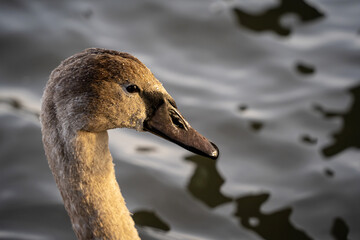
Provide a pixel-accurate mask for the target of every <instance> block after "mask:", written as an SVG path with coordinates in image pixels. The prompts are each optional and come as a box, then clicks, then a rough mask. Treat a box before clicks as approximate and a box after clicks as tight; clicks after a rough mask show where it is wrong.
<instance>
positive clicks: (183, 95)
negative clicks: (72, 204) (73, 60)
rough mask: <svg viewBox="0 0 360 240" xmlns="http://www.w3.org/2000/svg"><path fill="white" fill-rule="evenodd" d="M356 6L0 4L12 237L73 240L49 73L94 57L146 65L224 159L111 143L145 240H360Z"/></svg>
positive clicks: (127, 136)
mask: <svg viewBox="0 0 360 240" xmlns="http://www.w3.org/2000/svg"><path fill="white" fill-rule="evenodd" d="M355 3H356V1H353V2H352V1H348V2H346V3H345V2H341V3H340V2H339V3H338V2H331V3H329V2H328V1H324V0H311V1H310V0H309V1H296V2H295V1H290V0H289V1H287V0H279V1H272V2H271V3H266V4H264V5H262V4H256V5H255V7H251V6H250V5H251V4H254V2H250V1H237V2H235V1H233V2H231V1H217V2H214V3H212V4H210V3H209V2H207V1H202V0H197V1H193V0H192V1H182V2H181V3H180V2H169V1H162V0H156V1H122V2H114V1H110V0H109V1H105V2H102V3H98V2H93V1H61V2H59V1H58V2H47V1H41V0H34V1H20V0H19V1H1V2H0V42H1V44H0V49H1V54H0V62H1V64H0V88H1V89H0V90H1V91H0V93H1V95H0V239H75V236H74V234H73V232H72V230H71V227H70V223H69V219H68V217H67V215H66V212H65V211H64V208H63V206H62V202H61V198H60V196H59V194H58V191H57V189H56V187H55V184H54V181H53V178H52V176H51V173H50V170H49V169H48V166H47V162H46V159H45V157H44V154H43V150H42V144H41V141H40V139H41V136H40V128H39V123H38V121H37V117H38V113H39V112H38V111H39V99H40V96H41V94H42V90H43V87H44V85H45V82H46V80H47V77H48V75H49V73H50V71H51V70H52V69H53V68H54V67H56V66H57V65H58V63H59V61H60V60H62V59H64V58H65V57H68V56H70V55H71V54H73V53H75V52H78V51H81V50H82V49H84V48H87V47H95V46H96V47H106V48H111V49H116V50H123V51H128V52H131V53H133V54H134V55H135V56H137V57H139V58H140V59H141V60H142V61H143V62H144V63H145V64H146V65H148V67H149V68H150V69H152V71H153V72H154V74H155V75H156V76H157V77H158V79H159V80H160V81H162V82H163V83H164V86H165V87H166V88H167V90H168V91H169V92H170V94H171V95H172V96H173V97H174V98H175V99H176V100H177V104H178V106H179V108H180V110H181V112H183V113H184V115H185V116H186V118H187V119H188V120H189V122H190V123H191V125H192V126H194V127H195V128H196V129H198V130H199V132H202V133H204V135H205V136H207V137H209V138H210V139H211V140H213V141H214V142H215V143H216V144H217V145H218V146H219V148H220V151H221V157H220V158H219V159H218V161H217V162H214V161H211V160H207V159H204V158H201V157H199V156H195V155H189V153H188V152H186V151H185V150H181V149H179V148H178V147H176V146H174V145H172V144H171V143H167V142H165V141H163V140H160V139H157V138H156V137H154V136H148V135H145V134H139V133H133V132H128V131H116V132H112V133H111V134H110V135H111V138H110V140H111V144H112V146H111V148H112V153H113V156H114V159H115V164H116V171H117V177H118V180H119V182H120V186H121V189H122V192H123V194H124V195H125V198H126V200H127V204H128V206H129V208H130V209H131V211H132V212H133V213H134V219H135V221H136V222H137V224H138V226H139V230H140V232H141V236H142V237H143V239H268V240H275V239H336V240H340V239H358V238H360V230H359V228H358V226H357V225H358V223H359V222H360V218H359V216H360V208H359V205H358V202H359V200H360V188H359V186H358V184H357V183H358V182H359V180H360V177H359V176H360V174H359V172H360V162H359V154H358V151H359V150H358V148H359V146H360V145H359V142H360V139H359V136H360V134H359V133H360V129H359V127H358V122H359V121H360V114H359V106H360V104H359V96H360V95H359V92H360V91H359V89H360V87H359V86H360V85H359V84H360V83H359V76H360V70H359V67H358V66H359V63H360V55H359V47H360V44H359V34H358V33H359V27H360V26H359V23H360V21H359V20H360V17H359V16H358V15H359V14H358V12H359V10H360V9H359V7H360V6H359V5H358V4H355ZM214 10H215V11H214ZM291 17H294V18H295V22H293V21H291V20H292V19H290V18H291ZM14 89H15V90H14ZM25 92H26V93H28V94H23V93H25ZM30 96H36V97H35V100H34V97H30ZM34 106H35V107H34Z"/></svg>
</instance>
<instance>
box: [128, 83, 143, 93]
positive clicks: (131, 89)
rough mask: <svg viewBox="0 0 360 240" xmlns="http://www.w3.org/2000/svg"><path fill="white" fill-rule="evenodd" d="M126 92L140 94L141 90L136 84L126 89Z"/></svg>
mask: <svg viewBox="0 0 360 240" xmlns="http://www.w3.org/2000/svg"><path fill="white" fill-rule="evenodd" d="M126 91H128V93H136V92H140V88H139V87H138V86H136V85H135V84H132V85H129V86H127V87H126Z"/></svg>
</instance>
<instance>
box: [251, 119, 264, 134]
mask: <svg viewBox="0 0 360 240" xmlns="http://www.w3.org/2000/svg"><path fill="white" fill-rule="evenodd" d="M250 127H251V129H252V130H253V131H254V132H258V131H260V130H261V129H262V128H263V127H264V123H262V122H260V121H251V122H250Z"/></svg>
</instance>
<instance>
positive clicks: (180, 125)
mask: <svg viewBox="0 0 360 240" xmlns="http://www.w3.org/2000/svg"><path fill="white" fill-rule="evenodd" d="M171 121H172V122H173V124H174V125H175V126H177V127H178V128H181V129H185V126H184V124H183V123H182V122H181V119H180V118H179V117H178V116H176V115H173V114H171Z"/></svg>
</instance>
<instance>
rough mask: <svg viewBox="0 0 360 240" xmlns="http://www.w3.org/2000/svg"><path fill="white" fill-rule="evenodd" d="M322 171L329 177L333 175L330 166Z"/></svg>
mask: <svg viewBox="0 0 360 240" xmlns="http://www.w3.org/2000/svg"><path fill="white" fill-rule="evenodd" d="M324 173H325V176H327V177H329V178H332V177H334V176H335V172H334V170H332V169H330V168H325V169H324Z"/></svg>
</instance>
